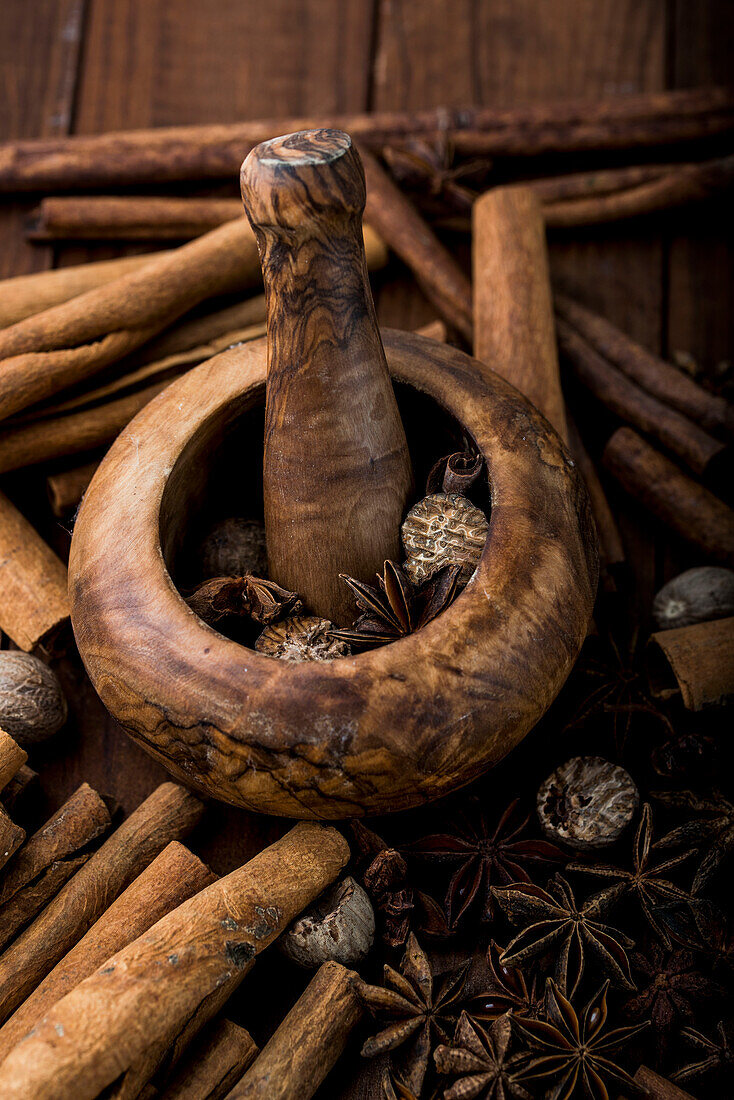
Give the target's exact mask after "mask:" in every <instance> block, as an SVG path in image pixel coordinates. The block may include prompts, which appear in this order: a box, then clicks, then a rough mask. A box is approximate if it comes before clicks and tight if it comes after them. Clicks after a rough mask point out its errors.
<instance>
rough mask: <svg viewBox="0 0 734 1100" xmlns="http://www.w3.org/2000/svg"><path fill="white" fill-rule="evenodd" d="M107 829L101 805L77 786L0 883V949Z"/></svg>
mask: <svg viewBox="0 0 734 1100" xmlns="http://www.w3.org/2000/svg"><path fill="white" fill-rule="evenodd" d="M110 825H111V818H110V811H109V809H108V808H107V804H106V803H105V802H104V800H103V799H102V798H101V797H100V796H99V795H98V794H97V792H96V791H95V790H93V789H92V787H90V786H89V784H88V783H82V785H81V787H79V788H78V789H77V790H76V791H75V792H74V794H72V796H71V797H70V798H68V799H67V800H66V802H65V803H64V804H63V806H61V807H60V809H58V810H57V811H56V813H55V814H54V815H53V817H51V818H50V819H49V820H48V821H47V822H46V824H45V825H43V826H42V827H41V828H40V829H39V830H38V832H37V833H34V835H33V836H32V837H31V838H30V840H29V841H28V842H27V843H26V844H25V845H24V847H23V848H22V849H21V850H20V852H18V854H17V856H16V858H15V859H14V860H13V863H12V865H11V866H10V867H9V869H8V871H7V872H6V873H5V875H4V876H3V878H2V880H0V948H4V947H5V945H6V944H7V943H8V942H9V941H10V940H11V939H12V938H13V936H15V935H16V934H17V933H18V932H19V931H20V929H21V928H23V927H25V925H26V924H28V923H29V922H30V921H31V920H33V918H34V917H35V916H36V915H37V914H38V913H39V912H40V910H41V909H42V908H43V906H44V905H45V904H46V902H47V901H49V900H50V899H51V898H52V897H53V896H54V894H56V893H57V892H58V891H59V890H60V889H61V887H62V886H63V885H64V883H65V882H67V881H68V880H69V879H70V878H71V876H72V875H73V874H74V873H75V872H76V871H78V870H79V868H80V867H81V866H82V864H83V863H85V862H86V860H87V859H88V858H89V856H90V855H91V852H90V851H89V845H90V844H91V843H92V842H93V841H94V840H96V839H97V837H99V836H101V835H102V833H104V832H106V831H107V830H108V829H109V827H110ZM85 849H86V850H85Z"/></svg>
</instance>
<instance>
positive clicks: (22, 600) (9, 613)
mask: <svg viewBox="0 0 734 1100" xmlns="http://www.w3.org/2000/svg"><path fill="white" fill-rule="evenodd" d="M67 586H68V578H67V574H66V566H65V565H64V563H63V562H62V561H61V560H60V559H59V558H57V556H56V554H54V552H53V550H52V549H51V548H50V547H49V546H47V545H46V543H45V542H44V541H43V539H42V538H41V536H40V535H39V534H38V532H37V531H36V529H35V527H33V526H31V524H30V523H29V522H28V520H27V519H26V518H25V516H22V515H21V514H20V512H19V511H18V509H17V508H16V507H15V505H13V504H11V502H10V501H9V500H8V498H7V497H6V496H5V495H4V494H3V493H0V591H2V594H3V598H2V600H0V629H2V630H4V631H5V633H6V634H7V635H8V636H9V637H10V638H12V639H13V641H14V642H15V644H16V645H17V646H18V647H19V648H20V649H25V650H27V651H29V652H30V651H31V650H34V649H36V648H43V649H48V648H50V647H52V646H53V645H54V644H55V642H56V639H57V637H58V636H59V635H60V634H61V632H62V630H63V629H64V627H65V626H66V625H67V624H68V621H69V598H68V595H67Z"/></svg>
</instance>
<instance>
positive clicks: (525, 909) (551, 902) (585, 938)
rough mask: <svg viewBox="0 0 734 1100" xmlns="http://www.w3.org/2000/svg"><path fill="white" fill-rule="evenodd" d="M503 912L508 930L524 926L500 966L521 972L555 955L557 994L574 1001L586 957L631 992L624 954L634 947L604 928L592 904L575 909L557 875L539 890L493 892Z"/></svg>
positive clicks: (530, 886)
mask: <svg viewBox="0 0 734 1100" xmlns="http://www.w3.org/2000/svg"><path fill="white" fill-rule="evenodd" d="M492 892H493V894H494V896H495V897H496V899H497V901H498V903H499V905H500V908H501V909H502V912H503V913H504V914H505V916H506V917H507V919H508V920H509V921H510V922H511V923H512V924H519V925H521V926H522V931H521V932H520V934H519V935H518V936H515V938H514V940H512V941H511V943H509V944H508V945H507V947H506V948H505V950H504V951H503V953H502V955H501V956H500V962H501V963H502V964H503V966H522V965H523V964H524V963H526V962H527V961H528V960H529V959H534V958H536V957H538V956H540V955H545V954H547V953H549V952H553V953H554V954H556V955H557V962H556V977H557V980H558V984H559V986H560V988H561V990H562V991H563V992H564V993H565V992H568V995H569V996H572V995H573V994H574V993H575V991H576V989H577V987H578V984H579V982H580V981H581V977H582V975H583V973H584V967H585V963H586V953H587V952H589V953H590V954H591V955H592V956H593V957H594V959H595V960H596V962H597V963H598V964H599V966H600V967H601V969H602V970H603V971H604V973H605V974H607V975H608V976H609V977H610V979H611V980H612V982H613V983H614V984H615V985H616V986H619V987H621V988H622V989H634V988H635V984H634V982H633V981H632V974H631V971H630V964H629V959H628V957H627V950H628V949H629V948H630V947H632V946H634V945H633V942H632V940H630V939H628V938H627V936H625V935H624V934H623V933H622V932H620V931H619V930H618V929H616V928H612V927H611V926H610V925H608V924H603V923H602V922H601V921H600V920H599V917H600V916H601V915H602V914H603V911H604V910H603V906H600V905H599V904H598V903H597V902H596V901H595V900H594V899H593V898H590V899H589V900H588V901H585V902H584V904H583V905H579V904H578V903H577V901H576V899H575V897H574V894H573V891H572V890H571V887H570V885H569V884H568V882H567V881H566V880H565V879H564V878H562V876H561V875H556V876H555V878H554V879H553V880H552V881H551V882H550V883H549V884H548V889H547V890H543V889H541V887H540V886H536V885H535V884H534V883H532V882H514V883H511V884H510V885H509V886H507V887H505V888H504V889H499V888H497V887H494V888H493V891H492Z"/></svg>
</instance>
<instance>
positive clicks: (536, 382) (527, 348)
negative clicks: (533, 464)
mask: <svg viewBox="0 0 734 1100" xmlns="http://www.w3.org/2000/svg"><path fill="white" fill-rule="evenodd" d="M472 253H473V266H474V355H475V357H476V358H477V359H478V360H479V361H480V362H481V363H486V364H487V366H489V367H490V368H491V369H492V370H495V371H497V373H498V374H501V375H502V377H503V378H506V379H507V381H508V382H511V383H512V385H513V386H516V387H517V389H519V390H520V392H521V393H523V394H525V396H526V397H527V398H528V400H529V401H531V402H532V404H533V405H535V407H536V408H538V409H540V411H541V412H542V413H543V415H544V416H546V417H547V418H548V420H550V422H551V424H552V425H553V427H554V428H555V429H556V431H557V432H558V433H559V435H560V436H561V438H563V439H566V438H567V435H568V429H567V425H566V412H565V406H564V402H563V394H562V392H561V378H560V372H559V369H558V352H557V350H556V338H555V331H554V319H553V300H552V297H551V289H550V274H549V271H548V252H547V248H546V243H545V225H544V223H543V214H542V211H541V207H540V203H539V201H538V199H537V197H536V196H535V195H534V194H533V192H532V191H531V190H530V188H528V187H517V186H512V187H496V188H494V189H493V190H492V191H488V192H487V193H486V194H485V195H482V197H481V198H479V199H477V201H476V203H475V204H474V211H473V215H472Z"/></svg>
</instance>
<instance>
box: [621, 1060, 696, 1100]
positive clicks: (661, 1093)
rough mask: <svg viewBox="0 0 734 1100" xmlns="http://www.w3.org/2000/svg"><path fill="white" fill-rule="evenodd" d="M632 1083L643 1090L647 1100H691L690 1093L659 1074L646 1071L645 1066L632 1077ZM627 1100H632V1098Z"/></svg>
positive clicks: (649, 1070)
mask: <svg viewBox="0 0 734 1100" xmlns="http://www.w3.org/2000/svg"><path fill="white" fill-rule="evenodd" d="M634 1082H635V1084H636V1085H638V1086H639V1087H640V1088H641V1089H642V1090H643V1092H644V1095H645V1096H646V1097H647V1098H648V1100H693V1097H692V1096H691V1094H690V1092H685V1091H684V1090H683V1089H682V1088H680V1087H679V1086H678V1085H674V1084H673V1082H672V1081H669V1080H668V1079H667V1077H661V1076H660V1074H659V1073H655V1071H654V1070H651V1069H648V1067H647V1066H640V1067H639V1069H638V1070H637V1073H636V1074H635V1076H634ZM629 1100H632V1097H630V1098H629Z"/></svg>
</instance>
